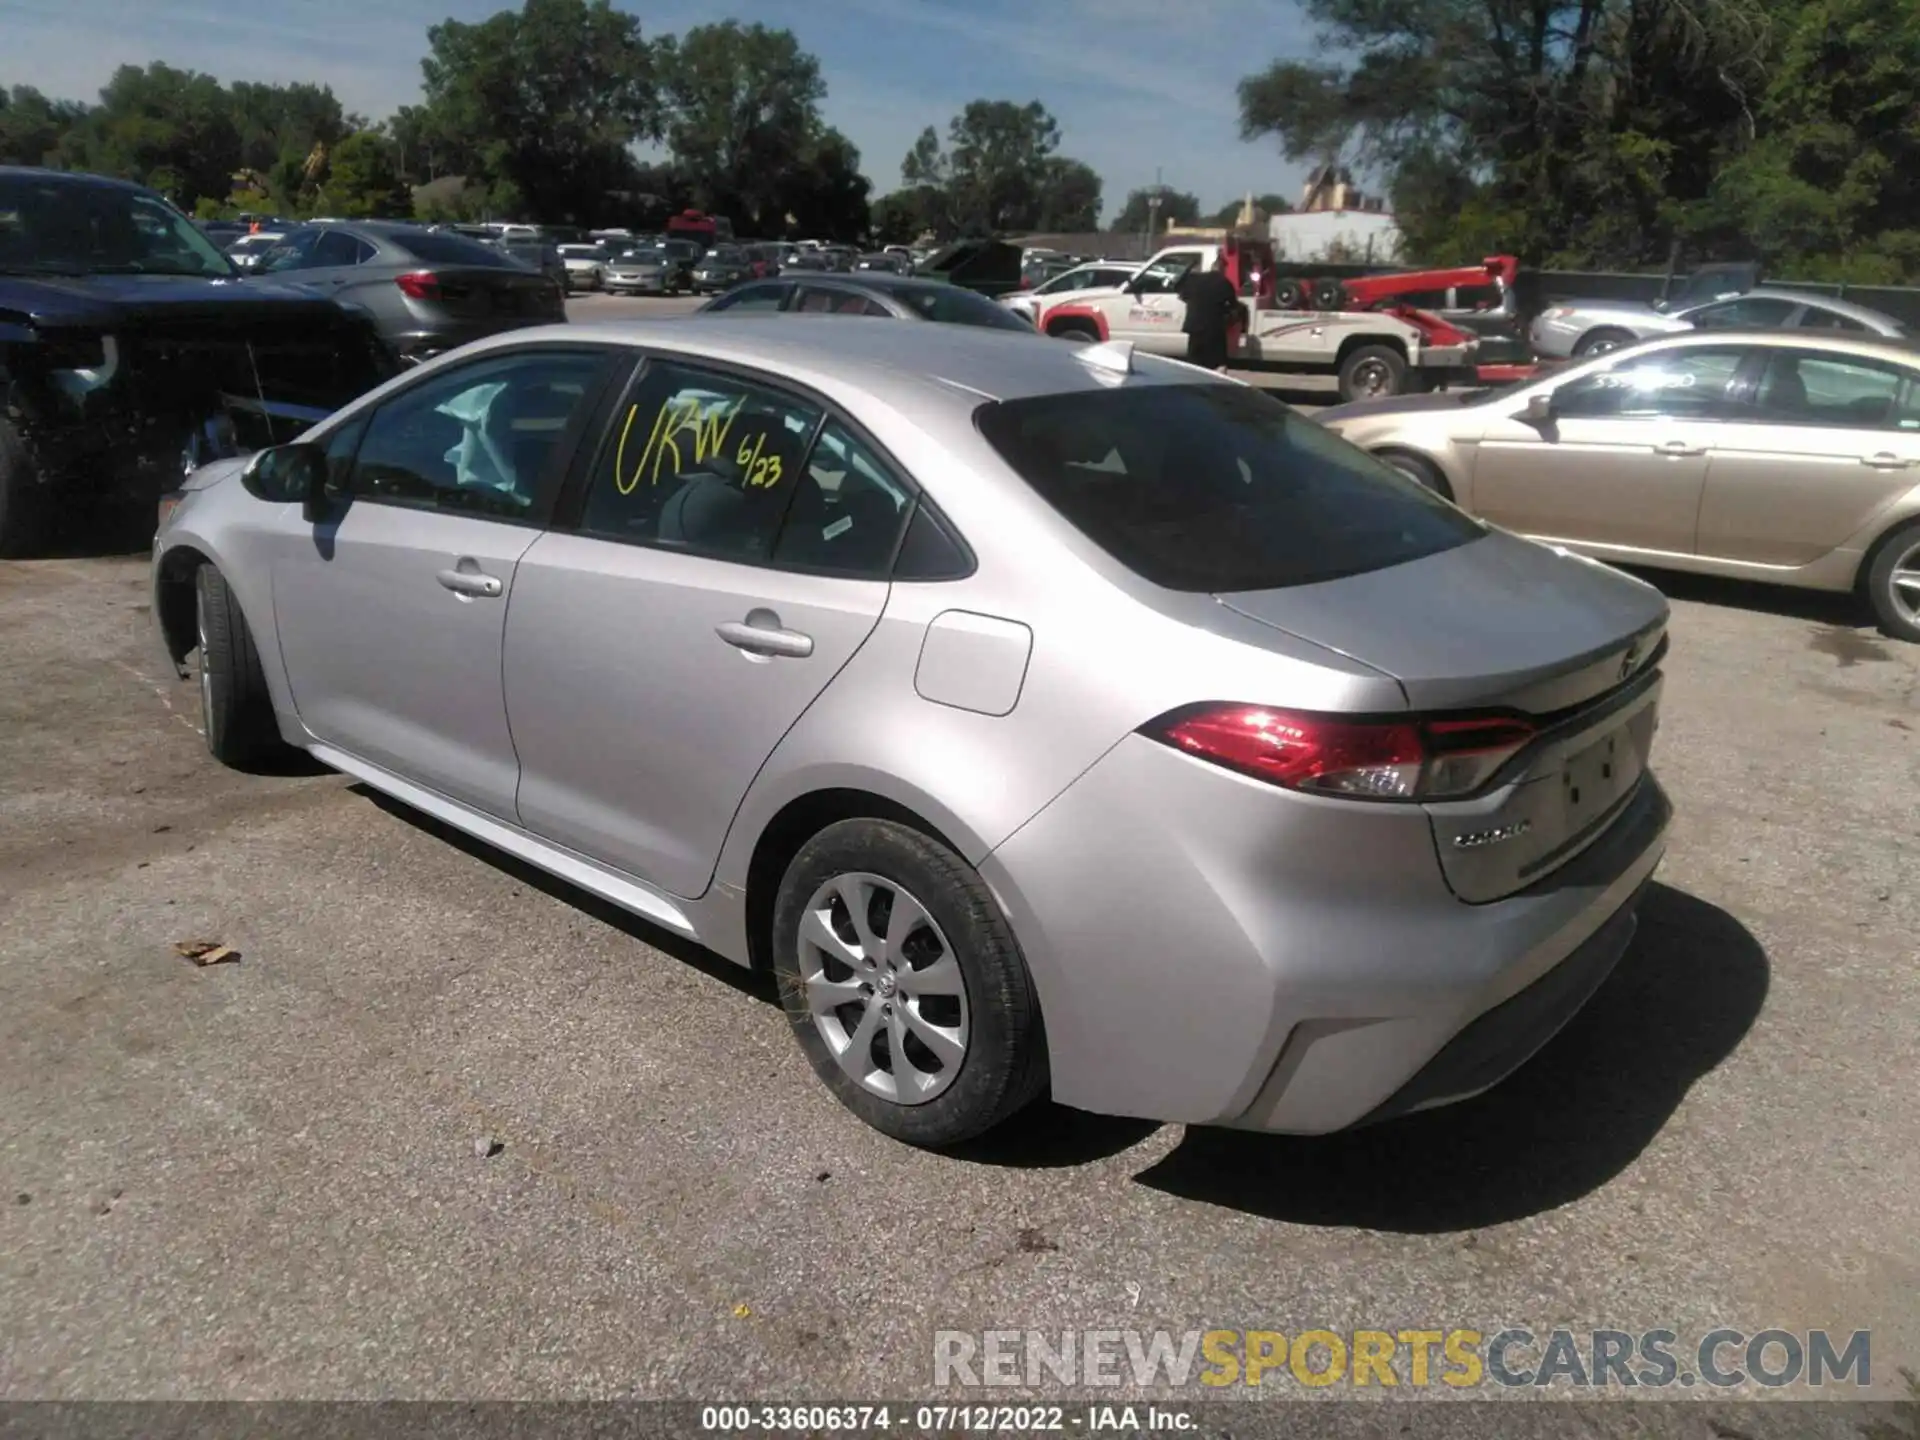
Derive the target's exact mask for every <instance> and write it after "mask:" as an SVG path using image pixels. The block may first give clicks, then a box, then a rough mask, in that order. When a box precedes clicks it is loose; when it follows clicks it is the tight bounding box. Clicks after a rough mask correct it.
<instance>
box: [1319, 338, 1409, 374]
mask: <svg viewBox="0 0 1920 1440" xmlns="http://www.w3.org/2000/svg"><path fill="white" fill-rule="evenodd" d="M1372 345H1378V346H1379V347H1380V348H1381V349H1383V350H1392V351H1394V352H1395V353H1397V354H1398V355H1399V356H1400V358H1401V359H1402V360H1404V361H1406V362H1407V364H1409V365H1411V364H1412V363H1413V360H1412V357H1411V356H1410V355H1409V354H1408V353H1407V342H1406V341H1405V340H1403V339H1401V338H1400V337H1399V336H1398V335H1389V334H1386V333H1385V332H1383V331H1373V330H1361V331H1357V332H1356V333H1354V334H1352V335H1349V336H1347V337H1346V339H1344V340H1342V341H1341V342H1340V348H1339V349H1338V350H1336V351H1335V352H1334V355H1333V363H1334V367H1335V368H1336V369H1337V368H1339V367H1340V366H1342V365H1345V364H1346V363H1347V359H1348V357H1349V356H1351V355H1352V354H1353V352H1354V351H1356V350H1364V349H1366V348H1367V347H1369V346H1372Z"/></svg>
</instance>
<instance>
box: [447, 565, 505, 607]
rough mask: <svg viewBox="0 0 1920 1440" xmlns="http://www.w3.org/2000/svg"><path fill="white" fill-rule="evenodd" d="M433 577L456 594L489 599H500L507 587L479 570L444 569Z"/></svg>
mask: <svg viewBox="0 0 1920 1440" xmlns="http://www.w3.org/2000/svg"><path fill="white" fill-rule="evenodd" d="M433 578H434V579H436V580H438V581H439V582H440V583H441V585H443V586H444V587H445V588H447V589H448V590H451V591H453V593H454V594H456V595H479V596H483V597H484V598H486V599H488V600H498V599H499V598H500V595H501V592H502V591H504V590H505V589H506V586H504V585H502V584H501V583H500V581H499V580H498V579H497V578H496V577H494V576H492V575H482V574H481V573H480V572H479V571H477V570H442V571H441V572H440V573H439V574H438V575H436V576H434V577H433Z"/></svg>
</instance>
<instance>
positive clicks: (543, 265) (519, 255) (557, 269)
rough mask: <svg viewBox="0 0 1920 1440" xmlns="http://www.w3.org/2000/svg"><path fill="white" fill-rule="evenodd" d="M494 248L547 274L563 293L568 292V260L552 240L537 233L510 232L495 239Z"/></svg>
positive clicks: (536, 270)
mask: <svg viewBox="0 0 1920 1440" xmlns="http://www.w3.org/2000/svg"><path fill="white" fill-rule="evenodd" d="M493 248H494V249H496V250H498V251H499V252H500V253H501V254H502V255H505V256H506V257H507V258H508V259H509V260H513V261H516V262H517V263H519V264H521V265H524V266H526V267H527V269H529V270H532V271H535V272H536V273H538V274H541V275H544V276H546V277H547V278H548V279H549V280H551V281H552V282H553V283H554V284H555V285H558V286H559V287H560V291H561V293H562V294H563V295H564V294H565V293H566V289H567V262H566V261H565V260H564V259H562V258H561V256H560V247H559V246H558V245H555V244H554V243H553V242H552V241H550V240H543V239H541V238H540V237H539V236H537V235H534V236H529V235H523V234H510V235H504V236H502V237H501V238H500V239H498V240H496V241H494V242H493Z"/></svg>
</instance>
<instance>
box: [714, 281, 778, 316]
mask: <svg viewBox="0 0 1920 1440" xmlns="http://www.w3.org/2000/svg"><path fill="white" fill-rule="evenodd" d="M786 290H787V287H786V286H784V285H742V286H741V287H740V288H739V289H738V290H734V291H731V292H730V293H728V294H726V295H722V296H721V297H720V298H719V299H718V300H715V301H714V302H713V303H712V304H711V305H709V306H707V311H708V313H709V314H717V313H720V312H722V311H724V312H727V313H729V314H734V315H746V314H751V313H753V312H755V311H759V312H760V313H762V314H765V313H766V312H768V311H771V310H778V309H779V308H780V302H781V301H782V300H783V299H785V298H786Z"/></svg>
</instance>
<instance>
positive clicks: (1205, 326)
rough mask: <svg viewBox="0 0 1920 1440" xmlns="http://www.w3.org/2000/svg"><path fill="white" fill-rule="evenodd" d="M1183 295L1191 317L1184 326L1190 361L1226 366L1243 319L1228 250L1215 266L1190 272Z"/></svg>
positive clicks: (1182, 287)
mask: <svg viewBox="0 0 1920 1440" xmlns="http://www.w3.org/2000/svg"><path fill="white" fill-rule="evenodd" d="M1180 298H1181V299H1183V300H1185V301H1186V302H1187V318H1186V320H1185V321H1184V322H1183V323H1182V324H1181V327H1180V328H1181V329H1182V330H1184V331H1185V332H1186V336H1187V363H1188V364H1190V365H1199V366H1203V367H1204V368H1206V369H1208V370H1224V369H1226V368H1227V357H1228V354H1229V347H1230V336H1231V332H1232V330H1233V327H1234V326H1235V325H1236V324H1237V323H1238V321H1239V318H1240V296H1239V295H1238V294H1237V293H1236V292H1235V290H1234V288H1233V282H1232V281H1231V280H1229V279H1228V278H1227V257H1226V253H1225V252H1224V251H1222V252H1221V253H1220V254H1219V255H1218V256H1217V257H1216V258H1215V259H1214V262H1213V266H1212V268H1211V269H1208V270H1200V271H1193V272H1190V273H1189V274H1188V276H1187V278H1186V279H1185V280H1183V281H1182V282H1181V285H1180Z"/></svg>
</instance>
